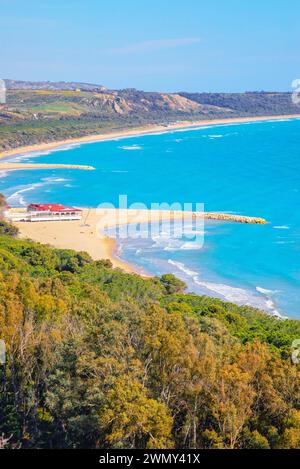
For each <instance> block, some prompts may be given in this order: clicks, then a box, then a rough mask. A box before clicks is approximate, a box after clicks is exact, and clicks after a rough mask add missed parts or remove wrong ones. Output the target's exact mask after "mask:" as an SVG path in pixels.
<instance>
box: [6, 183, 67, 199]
mask: <svg viewBox="0 0 300 469" xmlns="http://www.w3.org/2000/svg"><path fill="white" fill-rule="evenodd" d="M67 181H68V179H64V178H55V177H48V178H43V179H42V180H41V182H37V183H35V184H31V185H28V186H25V187H21V188H20V189H18V190H16V191H15V192H14V193H13V194H11V195H10V196H8V197H7V198H6V200H7V202H8V203H9V205H15V206H26V205H27V202H26V199H25V198H24V194H25V193H26V192H30V191H34V190H35V189H37V188H39V187H44V186H47V185H48V184H52V183H60V182H67Z"/></svg>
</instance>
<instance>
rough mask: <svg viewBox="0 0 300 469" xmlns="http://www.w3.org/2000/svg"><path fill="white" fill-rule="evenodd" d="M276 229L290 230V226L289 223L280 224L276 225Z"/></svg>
mask: <svg viewBox="0 0 300 469" xmlns="http://www.w3.org/2000/svg"><path fill="white" fill-rule="evenodd" d="M274 229H275V230H289V229H290V227H289V226H288V225H278V226H274Z"/></svg>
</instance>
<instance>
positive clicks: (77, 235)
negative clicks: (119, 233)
mask: <svg viewBox="0 0 300 469" xmlns="http://www.w3.org/2000/svg"><path fill="white" fill-rule="evenodd" d="M23 210H24V209H23ZM16 211H17V209H11V210H10V213H11V214H13V213H15V212H16ZM19 211H20V209H19ZM197 217H198V219H199V220H200V223H201V222H202V220H203V219H208V220H212V219H213V220H217V221H225V222H235V223H246V224H247V223H252V224H260V225H263V224H266V223H267V222H266V220H264V219H261V218H255V217H244V216H239V215H228V214H224V213H215V212H205V213H202V212H199V213H196V212H183V211H169V210H151V209H141V210H132V209H96V208H85V209H83V211H82V218H81V220H71V221H68V220H67V221H46V222H42V221H41V222H20V221H13V215H12V218H10V217H7V218H8V219H10V220H11V221H12V222H13V223H14V225H16V226H17V227H18V228H19V231H20V237H21V238H29V239H32V240H34V241H37V242H40V243H42V244H49V245H51V246H53V247H54V248H58V249H74V250H75V251H86V252H87V253H88V254H89V255H90V256H91V257H92V258H93V260H100V259H109V260H110V261H111V262H112V264H113V266H114V267H119V268H121V269H123V270H125V271H126V272H130V273H136V274H139V275H142V276H147V274H144V273H143V269H142V268H139V267H138V266H136V265H131V264H130V263H128V262H126V261H124V260H123V259H121V258H120V257H119V255H118V253H117V242H116V240H115V239H114V238H112V237H110V236H108V235H106V234H105V230H106V229H109V228H117V227H118V226H121V225H127V226H128V225H135V226H137V227H138V226H139V225H140V224H142V223H148V224H149V228H150V231H151V223H156V222H162V221H170V223H172V222H173V221H174V220H180V219H181V220H184V219H185V220H189V221H190V222H193V223H195V220H196V219H197ZM202 217H203V218H202ZM138 230H139V228H137V232H138ZM70 232H71V233H72V236H70Z"/></svg>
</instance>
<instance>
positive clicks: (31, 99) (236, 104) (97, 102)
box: [0, 80, 300, 150]
mask: <svg viewBox="0 0 300 469" xmlns="http://www.w3.org/2000/svg"><path fill="white" fill-rule="evenodd" d="M6 86H7V100H6V101H7V102H6V105H0V150H5V149H6V150H7V149H11V148H16V147H19V146H25V145H30V144H35V143H42V142H52V141H56V140H64V139H66V138H76V137H80V136H85V135H93V134H97V133H102V132H106V131H108V130H111V129H121V128H122V129H125V128H130V127H136V126H139V125H143V124H154V123H155V124H161V123H163V124H166V123H170V122H175V121H180V120H190V121H193V120H201V119H215V118H226V117H239V116H256V115H281V114H293V113H300V108H299V106H296V105H293V103H292V100H291V95H290V94H289V93H242V94H217V93H216V94H211V93H193V94H189V93H178V94H176V93H157V92H156V93H154V92H153V93H152V92H144V91H138V90H135V89H125V90H109V89H106V88H105V87H103V86H102V85H95V84H86V83H73V82H71V83H66V82H57V83H51V82H37V83H34V82H24V81H13V80H6Z"/></svg>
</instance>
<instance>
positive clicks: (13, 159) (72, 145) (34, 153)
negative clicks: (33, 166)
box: [7, 143, 80, 163]
mask: <svg viewBox="0 0 300 469" xmlns="http://www.w3.org/2000/svg"><path fill="white" fill-rule="evenodd" d="M79 146H80V143H70V144H67V145H62V146H61V147H56V148H50V149H48V150H37V151H31V152H28V153H20V154H18V155H15V156H13V157H9V158H7V160H9V162H11V163H19V162H20V161H25V160H29V159H31V158H37V157H39V156H47V155H51V154H52V153H56V152H61V151H68V150H72V149H73V148H76V147H79Z"/></svg>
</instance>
